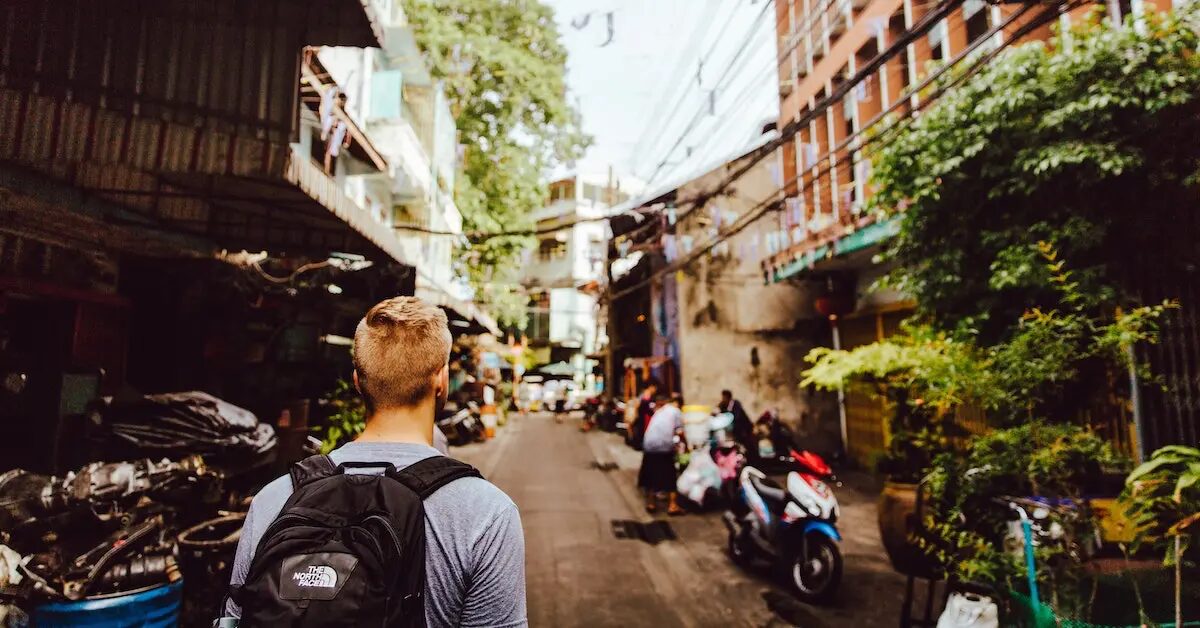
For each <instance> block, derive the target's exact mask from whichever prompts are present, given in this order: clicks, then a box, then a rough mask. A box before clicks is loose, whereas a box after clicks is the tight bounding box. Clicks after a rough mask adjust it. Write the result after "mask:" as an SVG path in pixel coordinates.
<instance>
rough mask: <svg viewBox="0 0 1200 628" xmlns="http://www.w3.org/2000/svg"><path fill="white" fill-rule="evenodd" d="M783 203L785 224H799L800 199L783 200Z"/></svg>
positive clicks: (794, 197)
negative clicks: (785, 216)
mask: <svg viewBox="0 0 1200 628" xmlns="http://www.w3.org/2000/svg"><path fill="white" fill-rule="evenodd" d="M784 203H785V204H786V205H787V223H788V224H789V225H794V224H796V223H798V222H800V221H801V218H800V198H799V197H796V196H793V197H790V198H788V199H786V200H784Z"/></svg>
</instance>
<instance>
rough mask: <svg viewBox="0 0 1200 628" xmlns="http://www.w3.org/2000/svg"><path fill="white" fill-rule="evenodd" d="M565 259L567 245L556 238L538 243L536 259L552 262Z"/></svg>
mask: <svg viewBox="0 0 1200 628" xmlns="http://www.w3.org/2000/svg"><path fill="white" fill-rule="evenodd" d="M566 257H567V243H566V242H565V241H564V242H560V241H559V240H558V239H557V238H546V239H545V240H542V241H541V242H539V243H538V259H539V260H541V261H543V262H553V261H556V260H560V259H565V258H566Z"/></svg>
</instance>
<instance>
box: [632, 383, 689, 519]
mask: <svg viewBox="0 0 1200 628" xmlns="http://www.w3.org/2000/svg"><path fill="white" fill-rule="evenodd" d="M681 404H682V400H681V399H680V398H679V397H678V395H674V396H672V397H671V398H670V399H668V398H667V397H666V395H660V396H659V399H658V404H657V405H658V410H656V411H655V412H654V416H652V417H650V422H649V423H648V424H647V425H646V428H645V436H644V438H643V440H642V466H641V468H640V469H639V470H638V486H639V487H641V489H642V490H644V491H645V492H646V512H649V513H653V512H655V511H657V510H658V500H657V496H658V495H661V494H662V493H666V494H667V495H668V496H669V497H668V499H669V506H668V507H667V513H668V514H671V515H681V514H683V512H684V511H683V509H682V508H680V507H679V504H678V503H676V497H675V435H676V434H677V433H679V432H680V431H681V430H682V429H683V413H682V412H681V411H680V409H679V406H680V405H681Z"/></svg>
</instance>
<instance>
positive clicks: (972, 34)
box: [962, 0, 990, 43]
mask: <svg viewBox="0 0 1200 628" xmlns="http://www.w3.org/2000/svg"><path fill="white" fill-rule="evenodd" d="M962 11H963V20H964V21H965V22H966V23H967V43H974V42H975V41H976V40H977V39H979V38H980V37H983V36H984V35H986V34H987V31H988V28H989V25H988V14H989V13H990V11H988V10H987V3H986V2H984V1H983V0H966V2H964V3H963V7H962Z"/></svg>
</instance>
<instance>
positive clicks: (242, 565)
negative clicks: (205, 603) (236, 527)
mask: <svg viewBox="0 0 1200 628" xmlns="http://www.w3.org/2000/svg"><path fill="white" fill-rule="evenodd" d="M253 517H254V502H251V503H250V510H248V511H247V512H246V521H245V523H243V524H242V536H241V538H239V539H238V546H237V552H235V553H234V555H233V569H232V570H231V571H232V573H231V575H230V576H229V584H230V585H231V586H236V585H241V584H242V583H244V582H246V574H247V573H248V572H249V571H250V561H251V559H253V558H254V538H253V537H254V520H253ZM225 614H226V615H229V616H231V617H241V616H242V607H241V606H238V604H237V602H234V601H233V600H232V599H230V600H227V601H226V602H225Z"/></svg>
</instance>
